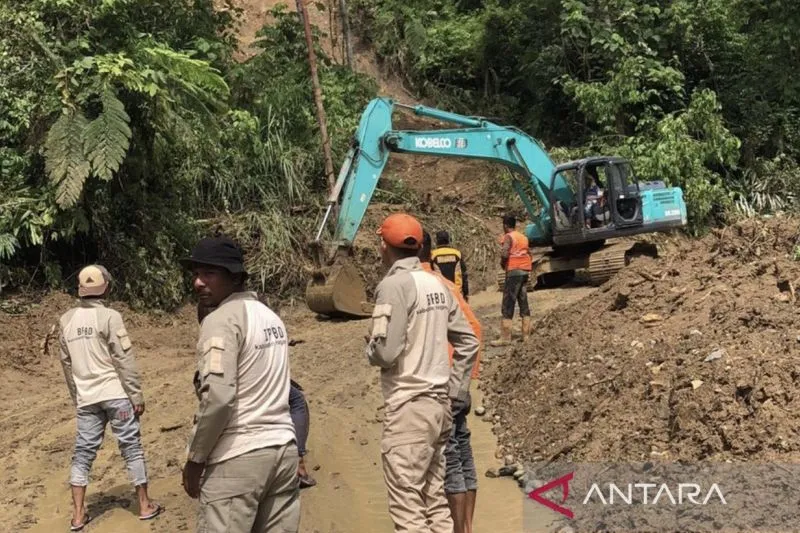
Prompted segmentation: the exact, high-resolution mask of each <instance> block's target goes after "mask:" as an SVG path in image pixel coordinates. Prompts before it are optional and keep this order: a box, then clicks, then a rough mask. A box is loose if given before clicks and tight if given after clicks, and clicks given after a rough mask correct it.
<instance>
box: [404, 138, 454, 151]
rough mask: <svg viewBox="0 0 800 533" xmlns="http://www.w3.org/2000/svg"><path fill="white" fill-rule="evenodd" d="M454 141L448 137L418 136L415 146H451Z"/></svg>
mask: <svg viewBox="0 0 800 533" xmlns="http://www.w3.org/2000/svg"><path fill="white" fill-rule="evenodd" d="M452 146H453V141H452V140H451V139H448V138H446V137H417V138H416V139H414V147H415V148H451V147H452Z"/></svg>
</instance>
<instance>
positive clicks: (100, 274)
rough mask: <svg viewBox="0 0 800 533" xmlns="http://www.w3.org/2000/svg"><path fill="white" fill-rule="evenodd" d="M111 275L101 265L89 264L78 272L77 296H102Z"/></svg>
mask: <svg viewBox="0 0 800 533" xmlns="http://www.w3.org/2000/svg"><path fill="white" fill-rule="evenodd" d="M109 281H111V276H110V275H109V273H108V270H106V269H105V267H104V266H102V265H89V266H87V267H84V269H83V270H81V272H80V274H78V296H80V297H84V296H102V295H103V293H105V292H106V289H107V288H108V282H109Z"/></svg>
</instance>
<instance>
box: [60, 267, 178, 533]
mask: <svg viewBox="0 0 800 533" xmlns="http://www.w3.org/2000/svg"><path fill="white" fill-rule="evenodd" d="M110 285H111V276H110V275H109V273H108V270H106V268H105V267H103V266H102V265H90V266H87V267H85V268H84V269H82V270H81V271H80V273H79V274H78V296H80V299H81V300H80V305H79V306H78V307H74V308H72V309H70V310H69V311H67V312H66V313H64V314H63V315H62V316H61V318H60V320H59V329H60V336H59V342H60V345H61V365H62V367H63V369H64V377H65V378H66V381H67V388H68V389H69V393H70V396H71V397H72V402H73V403H74V404H75V406H76V407H77V418H78V434H77V437H76V439H75V453H74V455H73V457H72V467H71V470H70V479H69V483H70V485H71V487H72V503H73V513H72V520H71V522H70V531H81V530H83V528H84V527H85V526H86V524H88V523H89V521H90V520H91V517H90V516H89V515H88V514H87V512H86V505H85V499H86V487H87V485H88V484H89V473H90V471H91V468H92V464H93V463H94V460H95V458H96V457H97V452H98V450H99V449H100V446H101V445H102V443H103V435H104V434H105V430H106V425H107V424H109V423H110V424H111V431H112V433H113V434H114V436H115V437H116V439H117V442H118V444H119V450H120V453H121V454H122V457H123V458H124V459H125V464H126V466H127V468H128V475H129V477H130V479H131V482H132V483H133V485H134V487H135V488H136V495H137V496H138V499H139V519H140V520H150V519H152V518H155V517H156V516H158V515H159V514H160V513H161V511H162V508H161V507H160V506H159V505H158V504H156V503H154V502H152V501H151V500H150V496H149V495H148V492H147V468H146V465H145V460H144V451H143V449H142V438H141V431H140V425H139V417H140V416H141V415H142V414H144V395H143V394H142V385H141V379H140V376H139V370H138V369H137V367H136V359H135V356H134V351H133V347H132V345H131V340H130V337H129V336H128V330H127V329H125V323H124V322H123V321H122V316H121V315H120V314H119V313H118V312H117V311H115V310H114V309H109V308H107V307H106V306H105V304H104V303H103V298H105V297H106V296H107V295H108V292H109V290H110Z"/></svg>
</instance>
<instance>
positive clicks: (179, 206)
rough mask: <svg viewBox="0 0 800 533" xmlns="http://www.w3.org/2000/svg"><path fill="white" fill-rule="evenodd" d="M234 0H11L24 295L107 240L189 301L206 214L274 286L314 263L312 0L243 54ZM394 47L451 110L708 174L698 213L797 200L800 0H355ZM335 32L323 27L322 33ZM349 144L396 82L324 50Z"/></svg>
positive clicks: (122, 280) (17, 225)
mask: <svg viewBox="0 0 800 533" xmlns="http://www.w3.org/2000/svg"><path fill="white" fill-rule="evenodd" d="M223 4H226V2H224V1H220V2H216V3H215V2H212V1H211V0H5V1H4V2H2V4H0V28H2V29H3V31H2V32H0V190H2V195H0V291H3V290H9V289H13V288H17V287H20V286H28V285H31V284H36V285H39V284H46V285H49V286H53V287H59V286H72V285H74V279H72V276H74V272H75V269H76V267H77V266H78V265H80V264H82V263H83V262H85V261H91V260H95V259H96V258H102V260H103V261H104V263H105V264H106V265H107V266H109V267H110V268H111V270H112V272H114V273H115V275H116V276H117V281H118V285H117V287H118V295H120V296H121V297H122V298H124V299H126V300H127V301H129V302H130V303H132V304H133V305H137V306H148V307H151V306H152V307H171V306H173V305H175V304H177V303H179V302H180V301H181V300H182V298H183V295H184V294H185V288H186V287H185V280H186V278H185V277H184V276H182V275H181V272H180V269H179V267H178V265H177V258H178V257H180V256H182V255H184V254H185V253H186V252H187V251H188V248H189V247H190V246H191V244H192V242H193V241H194V239H195V238H196V237H197V236H198V235H199V234H200V233H202V232H206V231H209V230H213V229H215V228H224V229H225V231H227V232H229V233H232V234H234V235H235V236H236V237H238V238H239V239H241V240H242V241H243V242H244V243H245V245H246V246H247V248H248V250H249V251H250V262H251V265H253V268H254V272H255V274H256V277H257V280H258V281H259V282H260V284H261V286H262V287H264V286H269V287H270V288H271V290H272V291H273V292H274V291H278V292H282V291H284V290H286V289H289V288H293V287H298V286H300V285H302V283H303V278H304V275H303V273H302V271H301V269H299V268H296V267H295V268H287V266H288V265H289V264H295V263H298V262H300V260H301V259H302V257H301V256H302V254H303V253H304V252H303V249H304V247H303V246H302V243H303V242H304V241H305V240H306V239H307V238H308V235H309V234H310V231H311V230H310V228H311V226H312V225H313V222H314V220H315V218H316V217H317V216H318V213H319V210H318V206H319V204H320V202H321V200H322V198H323V194H324V191H325V188H326V182H325V178H324V175H323V174H324V173H323V162H322V155H321V154H322V150H321V148H320V144H321V142H320V138H319V134H318V129H317V126H316V121H315V116H314V106H313V99H312V91H311V84H310V81H309V73H308V66H307V61H306V50H305V41H304V39H303V33H302V26H301V25H300V23H299V21H298V17H297V15H296V14H295V13H294V12H293V9H291V10H285V11H282V10H276V11H275V12H274V16H275V18H276V22H275V24H273V25H269V26H266V27H264V28H263V29H262V30H261V32H260V33H259V41H258V42H257V47H258V49H259V53H257V54H256V55H255V56H253V57H251V58H250V59H248V60H247V61H243V62H237V61H235V60H234V52H235V47H236V39H235V31H236V20H237V16H238V12H237V10H236V9H233V8H232V6H227V8H226V9H219V7H220V6H221V5H223ZM350 9H351V25H352V27H353V28H354V31H356V32H357V33H358V34H359V35H360V36H361V37H362V38H363V39H364V40H365V41H367V42H368V43H370V44H371V45H372V46H373V47H374V49H375V51H376V52H377V54H378V56H379V58H380V59H381V61H382V62H383V64H384V66H385V67H386V68H387V69H389V70H391V71H392V72H394V73H395V74H397V75H398V76H400V77H402V79H403V80H405V82H406V83H407V84H408V85H409V86H411V87H412V88H413V90H414V91H416V92H418V93H419V94H420V95H423V96H425V97H427V98H429V99H431V100H432V101H435V102H437V105H438V106H439V107H443V108H448V109H452V110H455V111H459V112H463V113H468V114H481V115H483V116H488V117H493V118H495V117H496V118H497V120H501V121H502V122H504V123H509V124H515V125H518V126H520V127H522V128H523V129H525V130H526V131H527V132H529V133H531V134H532V135H534V136H535V137H537V138H539V139H540V140H541V141H543V142H544V143H545V145H546V146H547V147H548V149H549V150H551V151H552V152H553V154H554V156H555V157H557V158H559V159H565V158H567V157H577V156H583V155H589V154H596V153H605V154H618V155H623V156H627V157H629V158H631V159H632V160H633V161H634V165H635V168H636V170H637V173H638V174H639V175H640V177H641V178H643V179H663V180H666V181H667V182H669V183H670V184H673V185H679V186H681V187H683V188H684V190H685V194H686V197H687V202H688V204H689V208H690V218H691V222H692V228H693V230H695V231H700V230H702V229H704V228H706V227H708V226H709V225H714V224H719V223H724V222H725V220H727V218H728V217H729V216H734V215H737V214H739V215H741V214H744V215H752V214H754V213H767V212H774V211H777V210H790V209H793V208H794V207H795V202H796V198H797V193H798V190H799V189H800V170H798V158H800V77H798V76H797V75H796V69H797V68H798V67H800V3H797V2H795V1H793V0H671V1H666V0H663V1H658V0H585V1H580V0H350ZM317 35H318V37H319V32H317ZM317 55H318V58H319V63H320V64H319V71H320V77H321V81H322V85H323V91H324V93H325V105H326V111H327V115H328V120H329V125H328V128H329V131H330V134H331V137H332V140H333V151H334V158H335V163H336V164H338V163H339V162H340V161H341V157H342V155H343V153H344V150H345V149H346V147H347V143H348V141H349V137H350V135H351V134H352V133H353V131H354V130H355V127H356V125H357V122H358V117H359V113H360V111H361V109H362V108H363V106H364V105H365V104H366V102H367V101H368V100H369V98H371V97H372V96H373V95H374V94H375V91H376V86H375V84H374V82H373V81H372V80H370V79H368V78H366V77H365V76H362V75H359V74H354V73H352V72H351V71H350V70H348V69H347V68H345V67H342V66H340V65H337V64H335V63H334V62H333V61H332V60H331V59H330V58H328V57H326V56H325V54H324V53H323V51H322V49H321V48H320V47H318V49H317Z"/></svg>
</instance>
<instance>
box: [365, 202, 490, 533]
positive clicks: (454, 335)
mask: <svg viewBox="0 0 800 533" xmlns="http://www.w3.org/2000/svg"><path fill="white" fill-rule="evenodd" d="M378 235H380V237H381V242H380V253H381V258H382V260H383V263H384V264H385V265H386V266H387V267H389V272H388V273H387V274H386V277H384V278H383V280H382V281H381V282H380V284H379V285H378V287H377V290H376V304H375V308H374V311H373V313H372V326H371V330H370V334H369V335H368V336H367V349H366V355H367V358H368V360H369V362H370V364H372V365H374V366H378V367H380V369H381V388H382V390H383V397H384V402H385V416H384V425H383V435H382V437H381V459H382V465H383V475H384V481H385V482H386V487H387V491H388V500H389V514H390V516H391V518H392V521H393V522H394V530H395V531H396V532H414V533H420V532H431V533H452V532H453V520H452V517H451V515H450V509H449V507H448V504H447V498H446V496H445V490H444V477H445V446H446V444H447V441H448V439H449V437H450V431H451V427H452V414H451V402H452V401H455V400H466V399H467V397H468V393H469V378H470V372H471V371H472V365H473V361H474V359H475V357H476V356H477V353H478V339H477V337H476V336H475V333H473V331H472V328H471V327H470V325H469V323H468V322H467V320H466V318H465V317H464V314H463V313H462V312H461V309H460V307H459V304H458V302H457V301H456V299H455V298H453V297H452V294H451V293H450V290H449V289H448V288H447V287H446V286H445V285H444V284H443V282H442V281H441V280H440V279H438V278H437V277H436V276H435V275H434V274H432V273H429V272H425V271H424V270H423V268H422V266H421V264H420V261H419V258H418V257H417V253H418V251H419V248H420V246H421V245H422V241H423V232H422V226H421V225H420V223H419V221H417V220H416V219H415V218H414V217H412V216H410V215H407V214H403V213H397V214H394V215H391V216H389V217H387V218H386V220H384V221H383V224H381V227H380V229H379V230H378ZM448 341H449V343H450V344H452V346H453V348H454V353H453V367H452V371H451V368H450V361H449V354H448Z"/></svg>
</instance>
